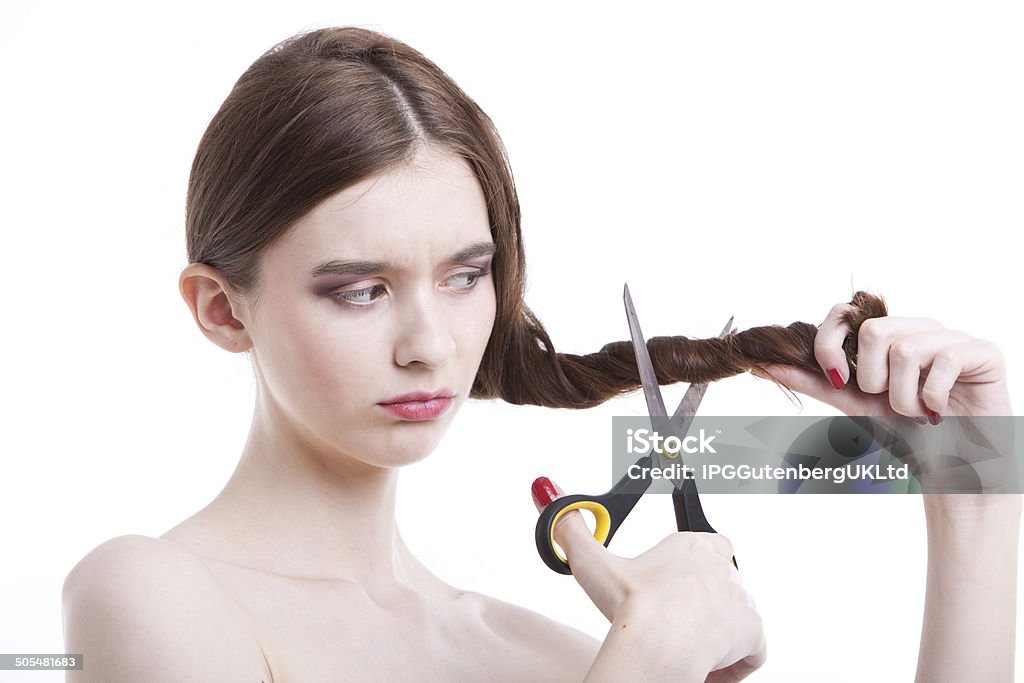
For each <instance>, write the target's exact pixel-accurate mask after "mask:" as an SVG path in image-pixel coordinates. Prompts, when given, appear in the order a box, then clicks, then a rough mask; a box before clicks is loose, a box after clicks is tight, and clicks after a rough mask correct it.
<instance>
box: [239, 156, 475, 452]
mask: <svg viewBox="0 0 1024 683" xmlns="http://www.w3.org/2000/svg"><path fill="white" fill-rule="evenodd" d="M493 250H494V244H493V240H492V239H491V234H490V229H489V221H488V215H487V206H486V204H485V202H484V195H483V192H482V190H481V188H480V185H479V183H478V182H477V180H476V177H475V176H474V175H473V173H472V171H471V169H470V167H469V166H468V165H467V164H466V162H465V161H463V160H462V159H461V158H459V157H457V156H455V155H454V154H452V153H449V152H447V151H441V150H438V149H436V148H429V149H427V150H424V151H422V152H420V154H419V155H418V156H417V158H416V160H415V163H414V164H412V165H411V166H404V167H402V168H399V169H397V170H394V171H391V172H388V173H386V174H383V175H380V176H377V177H374V178H370V179H367V180H365V181H363V182H360V183H358V184H357V185H354V186H352V187H349V188H347V189H346V190H344V191H342V192H339V193H337V194H335V195H333V196H331V197H329V198H328V199H326V200H324V201H323V202H322V203H321V204H320V205H318V206H317V207H316V208H315V209H314V210H313V211H312V212H310V213H309V214H308V215H306V216H305V217H304V218H303V219H302V220H300V221H299V222H298V223H297V224H296V225H295V226H294V227H293V229H292V230H290V231H289V232H288V233H287V234H286V235H285V236H284V237H283V238H281V240H279V241H278V242H277V243H275V244H274V245H273V246H272V247H271V248H270V249H268V251H267V252H266V254H265V255H264V259H263V264H262V270H261V278H262V290H263V291H262V294H261V295H260V298H259V302H258V304H257V306H256V310H255V311H253V312H252V320H251V322H250V325H249V331H250V337H251V339H252V342H253V348H252V355H253V360H254V363H255V366H256V371H257V374H258V376H259V381H260V391H261V392H266V396H265V397H264V398H265V399H267V400H265V403H267V404H268V405H270V406H271V409H273V410H276V411H279V414H278V417H280V418H283V420H284V424H285V425H287V427H288V428H289V429H290V430H294V436H296V437H297V438H298V439H299V440H300V441H301V442H303V443H305V444H308V445H310V446H311V447H313V448H314V449H315V450H317V451H320V452H323V453H325V454H327V455H336V454H340V455H342V456H348V457H351V458H355V459H357V460H359V461H362V462H365V463H368V464H371V465H379V466H395V465H401V464H405V463H409V462H414V461H416V460H418V459H420V458H422V457H424V456H426V455H427V454H428V453H430V452H431V451H432V450H433V449H434V447H435V446H436V445H437V442H438V440H439V439H440V437H441V435H442V434H443V433H444V431H445V429H447V427H448V425H449V423H450V421H451V419H452V417H453V416H454V415H455V413H456V411H457V410H458V409H459V407H461V405H462V403H463V402H464V401H465V400H466V397H467V396H468V394H469V391H470V388H471V386H472V384H473V379H474V377H475V376H476V372H477V368H478V367H479V365H480V361H481V358H482V356H483V352H484V348H485V347H486V345H487V341H488V338H489V337H490V334H491V328H492V326H493V324H494V315H495V292H494V280H493V277H492V275H491V274H490V264H491V259H492V253H493ZM421 392H422V393H424V394H427V395H431V396H433V395H437V394H441V395H443V396H451V398H450V399H449V400H440V401H427V402H425V403H424V402H422V401H419V402H412V403H404V405H395V404H392V405H391V407H388V406H386V405H385V404H389V403H391V402H394V401H396V400H398V399H401V398H402V396H403V395H405V394H410V393H421Z"/></svg>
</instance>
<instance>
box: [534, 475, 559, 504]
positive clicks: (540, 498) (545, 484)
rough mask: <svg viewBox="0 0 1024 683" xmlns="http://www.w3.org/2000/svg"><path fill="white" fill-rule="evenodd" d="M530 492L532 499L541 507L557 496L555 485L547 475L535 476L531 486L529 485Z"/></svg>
mask: <svg viewBox="0 0 1024 683" xmlns="http://www.w3.org/2000/svg"><path fill="white" fill-rule="evenodd" d="M530 493H532V494H533V500H534V501H535V502H536V503H537V505H539V506H541V507H544V506H546V505H547V504H548V503H550V502H551V501H553V500H554V499H555V498H558V491H556V490H555V485H554V484H552V483H551V480H550V479H548V478H547V477H537V478H536V479H534V480H533V486H531V487H530Z"/></svg>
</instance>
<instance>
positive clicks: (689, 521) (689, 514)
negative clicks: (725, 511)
mask: <svg viewBox="0 0 1024 683" xmlns="http://www.w3.org/2000/svg"><path fill="white" fill-rule="evenodd" d="M672 506H673V507H674V508H675V511H676V529H678V530H679V531H701V532H705V533H709V534H717V533H718V532H717V531H715V529H714V527H712V526H711V523H710V522H708V518H707V517H705V516H704V508H703V507H702V506H701V504H700V496H699V495H698V494H697V484H696V483H694V481H693V480H692V479H687V480H684V481H683V487H682V489H676V490H674V491H673V492H672ZM732 566H734V567H736V569H737V570H739V568H740V565H739V564H738V563H737V562H736V556H735V555H733V556H732Z"/></svg>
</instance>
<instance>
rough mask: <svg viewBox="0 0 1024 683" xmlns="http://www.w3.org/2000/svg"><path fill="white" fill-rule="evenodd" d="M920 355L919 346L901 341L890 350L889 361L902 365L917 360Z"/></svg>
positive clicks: (895, 343)
mask: <svg viewBox="0 0 1024 683" xmlns="http://www.w3.org/2000/svg"><path fill="white" fill-rule="evenodd" d="M918 353H919V349H918V345H917V344H915V343H914V342H911V341H907V340H903V339H901V340H900V341H898V342H894V343H893V345H892V346H891V347H890V348H889V359H890V360H893V361H896V362H900V363H903V362H909V361H912V360H914V359H915V358H917V357H918Z"/></svg>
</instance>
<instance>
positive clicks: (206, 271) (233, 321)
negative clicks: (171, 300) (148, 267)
mask: <svg viewBox="0 0 1024 683" xmlns="http://www.w3.org/2000/svg"><path fill="white" fill-rule="evenodd" d="M178 290H179V291H180V292H181V297H182V298H183V299H184V300H185V303H186V304H188V307H189V308H190V309H191V310H192V317H193V318H195V321H196V324H197V325H198V326H199V329H200V331H201V332H202V333H203V334H205V335H206V338H207V339H209V340H210V341H212V342H213V343H214V344H216V345H217V346H219V347H221V348H222V349H226V350H227V351H231V352H233V353H241V352H243V351H248V350H249V349H250V348H252V339H250V337H249V332H248V331H247V330H246V328H245V323H244V322H243V321H244V320H246V319H247V312H246V311H245V310H244V308H245V307H244V306H243V305H242V304H241V303H240V301H239V300H238V298H237V297H236V296H235V295H234V292H233V291H232V289H231V286H230V285H229V284H228V283H227V280H225V279H224V277H223V276H222V275H221V274H220V272H219V271H217V269H216V268H212V267H211V266H208V265H206V264H205V263H190V264H188V265H187V266H186V267H185V269H184V270H182V271H181V276H180V277H179V278H178Z"/></svg>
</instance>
